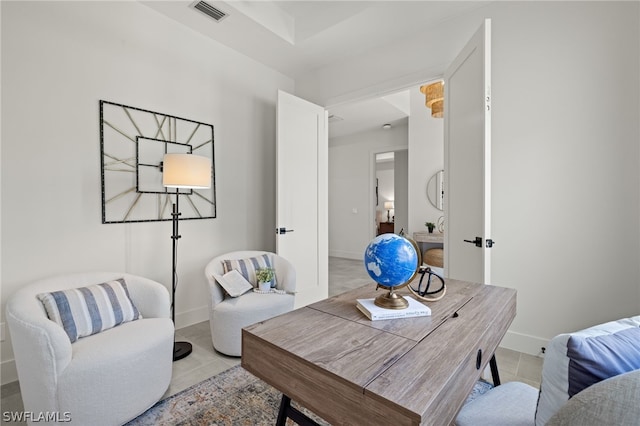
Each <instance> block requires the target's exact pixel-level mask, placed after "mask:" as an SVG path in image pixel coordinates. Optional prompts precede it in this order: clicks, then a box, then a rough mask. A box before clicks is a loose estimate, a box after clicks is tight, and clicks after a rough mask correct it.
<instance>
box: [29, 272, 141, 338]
mask: <svg viewBox="0 0 640 426" xmlns="http://www.w3.org/2000/svg"><path fill="white" fill-rule="evenodd" d="M38 299H40V301H41V302H42V304H43V305H44V309H45V310H46V311H47V316H48V317H49V319H50V320H52V321H54V322H56V323H57V324H59V325H60V326H62V328H64V331H65V332H66V333H67V335H68V336H69V339H70V340H71V343H73V342H75V341H76V340H78V339H79V338H80V337H85V336H90V335H92V334H96V333H99V332H101V331H104V330H107V329H109V328H113V327H115V326H117V325H119V324H122V323H125V322H128V321H134V320H137V319H139V318H142V315H140V312H139V311H138V309H137V308H136V307H135V305H134V304H133V301H132V300H131V297H129V290H127V284H126V283H125V282H124V279H122V278H120V279H118V280H115V281H108V282H106V283H102V284H96V285H92V286H88V287H79V288H71V289H68V290H62V291H54V292H51V293H41V294H39V295H38Z"/></svg>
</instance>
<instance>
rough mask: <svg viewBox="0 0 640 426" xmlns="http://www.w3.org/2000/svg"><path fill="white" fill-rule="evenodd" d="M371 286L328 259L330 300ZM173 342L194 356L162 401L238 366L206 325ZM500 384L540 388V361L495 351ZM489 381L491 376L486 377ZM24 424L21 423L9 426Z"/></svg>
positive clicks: (14, 403) (14, 397)
mask: <svg viewBox="0 0 640 426" xmlns="http://www.w3.org/2000/svg"><path fill="white" fill-rule="evenodd" d="M368 283H372V280H371V278H369V276H368V274H367V272H366V271H365V269H364V266H363V265H362V261H359V260H349V259H342V258H336V257H332V258H330V259H329V296H333V295H336V294H340V293H343V292H345V291H348V290H350V289H353V288H356V287H360V286H362V285H364V284H368ZM176 340H177V341H181V340H186V341H189V342H191V343H192V344H193V353H192V354H191V355H189V356H188V357H186V358H184V359H182V360H180V361H176V362H174V363H173V377H172V379H171V384H170V386H169V389H168V390H167V392H166V394H165V397H166V396H169V395H173V394H175V393H177V392H180V391H181V390H183V389H186V388H188V387H189V386H191V385H194V384H196V383H199V382H201V381H202V380H205V379H207V378H209V377H211V376H214V375H216V374H218V373H220V372H222V371H224V370H226V369H228V368H231V367H233V366H235V365H237V364H239V363H240V358H235V357H229V356H226V355H223V354H220V353H218V352H216V351H215V350H214V349H213V346H212V342H211V332H210V330H209V323H208V321H207V322H201V323H198V324H194V325H192V326H189V327H185V328H182V329H180V330H177V331H176ZM496 359H497V361H498V369H499V371H500V379H501V380H502V382H503V383H504V382H508V381H520V382H525V383H528V384H530V385H532V386H535V387H539V386H540V373H541V371H542V358H539V357H536V356H532V355H527V354H524V353H520V352H516V351H513V350H510V349H505V348H498V351H497V352H496ZM489 377H490V376H489ZM0 403H1V407H2V411H3V412H7V411H13V412H16V411H22V410H23V406H22V398H21V397H20V388H19V386H18V382H13V383H9V384H6V385H3V386H2V399H1V401H0ZM12 424H24V423H12Z"/></svg>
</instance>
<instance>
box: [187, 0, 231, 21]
mask: <svg viewBox="0 0 640 426" xmlns="http://www.w3.org/2000/svg"><path fill="white" fill-rule="evenodd" d="M192 6H193V7H194V8H196V9H197V10H199V11H200V12H202V13H204V14H205V15H207V16H208V17H210V18H213V19H214V20H215V21H216V22H220V21H222V20H223V19H224V18H226V17H227V16H229V15H228V14H227V13H225V12H223V11H221V10H220V9H218V8H217V7H213V6H211V5H210V4H209V3H207V2H206V1H198V2H195V3H193V4H192Z"/></svg>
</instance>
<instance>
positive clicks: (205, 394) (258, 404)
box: [126, 365, 492, 426]
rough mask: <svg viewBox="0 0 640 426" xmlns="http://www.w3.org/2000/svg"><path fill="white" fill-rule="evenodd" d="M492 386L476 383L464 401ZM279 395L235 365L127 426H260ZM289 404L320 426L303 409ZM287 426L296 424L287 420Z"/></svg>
mask: <svg viewBox="0 0 640 426" xmlns="http://www.w3.org/2000/svg"><path fill="white" fill-rule="evenodd" d="M491 387H492V386H491V385H490V384H489V383H487V382H484V381H479V382H478V383H476V385H475V387H474V389H473V391H472V392H471V394H470V395H469V397H468V398H467V402H469V401H470V400H472V399H474V398H476V397H478V396H479V395H481V394H483V393H484V392H486V391H487V390H489V389H490V388H491ZM281 398H282V394H281V393H280V392H278V391H277V390H276V389H274V388H273V387H271V386H270V385H268V384H266V383H265V382H263V381H262V380H260V379H258V378H257V377H255V376H254V375H253V374H251V373H249V372H248V371H246V370H245V369H244V368H242V366H240V365H237V366H235V367H233V368H231V369H229V370H226V371H224V372H222V373H220V374H218V375H216V376H213V377H210V378H208V379H206V380H204V381H202V382H200V383H197V384H195V385H193V386H191V387H190V388H187V389H185V390H183V391H181V392H178V393H177V394H175V395H173V396H170V397H169V398H167V399H164V400H162V401H160V402H158V403H157V404H156V405H154V406H153V407H151V408H149V409H148V410H147V411H145V412H144V413H142V414H141V415H140V416H138V417H136V418H135V419H133V420H132V421H130V422H129V423H127V424H126V426H187V425H194V426H195V425H197V426H213V425H219V426H221V425H229V426H261V425H265V426H267V425H269V426H272V425H274V424H275V422H276V419H277V417H278V408H279V407H280V399H281ZM292 405H293V406H294V407H296V408H298V409H299V410H300V411H302V412H303V413H305V414H306V415H308V416H309V417H311V418H313V419H314V420H315V421H316V422H318V423H320V424H321V425H327V426H328V425H329V424H328V423H327V422H325V421H323V420H322V419H320V418H318V417H317V416H315V415H314V414H312V413H311V412H309V411H308V410H306V409H305V408H304V407H300V406H297V405H296V404H295V401H292ZM287 425H295V423H294V422H293V421H292V420H291V419H289V420H287Z"/></svg>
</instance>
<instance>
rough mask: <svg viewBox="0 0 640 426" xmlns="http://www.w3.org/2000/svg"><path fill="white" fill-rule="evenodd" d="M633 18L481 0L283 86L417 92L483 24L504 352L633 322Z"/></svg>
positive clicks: (618, 11) (609, 6)
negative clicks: (609, 323)
mask: <svg viewBox="0 0 640 426" xmlns="http://www.w3.org/2000/svg"><path fill="white" fill-rule="evenodd" d="M639 7H640V4H639V3H638V2H494V3H491V4H489V5H487V6H484V7H480V8H478V9H477V10H475V11H473V12H471V13H469V14H468V15H466V16H464V17H461V18H456V19H451V20H448V21H447V22H445V23H443V24H442V25H440V26H436V27H434V28H430V29H426V30H425V32H424V33H422V34H416V35H415V36H414V37H412V38H411V39H408V40H405V41H404V42H402V43H398V44H393V45H389V46H386V48H380V49H377V50H376V51H375V52H373V51H372V52H364V53H362V54H361V55H354V56H352V57H350V58H348V59H346V60H345V61H343V62H340V63H335V64H332V65H330V66H328V67H325V68H322V69H318V70H316V71H315V72H314V73H310V74H309V75H307V76H306V77H305V78H304V79H301V80H299V81H296V88H297V90H298V93H299V94H301V95H304V96H306V97H308V98H309V99H314V100H315V101H317V102H326V104H332V103H337V102H338V101H344V100H346V99H349V98H357V97H362V96H365V95H366V94H374V93H379V92H381V91H385V90H386V91H389V90H392V89H393V88H399V87H407V84H409V83H411V82H416V83H417V82H419V81H426V80H428V79H430V78H433V77H437V76H439V75H442V73H443V72H444V70H445V68H446V66H447V65H448V64H449V63H450V62H451V60H452V59H453V58H454V57H455V55H456V54H457V52H459V51H460V50H461V49H462V47H463V46H464V44H465V43H466V41H467V40H468V39H469V38H470V37H471V35H472V34H473V33H474V32H475V31H476V29H477V28H478V27H479V26H480V24H481V22H482V20H483V19H484V18H485V17H489V18H492V27H493V61H492V68H493V87H492V91H493V99H492V105H493V116H492V119H493V153H492V161H493V173H492V180H493V184H494V186H493V203H492V208H493V224H492V225H493V235H492V237H493V239H494V240H495V241H496V245H495V247H494V248H493V249H492V250H493V264H492V271H493V283H494V284H496V285H502V286H506V287H512V288H515V289H517V290H518V315H517V317H516V319H515V321H514V323H513V324H512V326H511V328H510V331H509V333H508V334H507V337H506V338H505V340H504V341H503V344H504V345H505V346H507V347H511V348H514V349H517V350H522V351H526V352H530V353H537V352H538V351H539V349H540V346H543V345H544V344H545V343H546V342H547V340H548V339H550V338H551V337H553V336H554V335H555V334H558V333H560V332H563V331H570V330H575V329H578V328H582V327H586V326H589V325H592V324H595V323H598V322H602V321H606V320H613V319H616V318H620V317H625V316H629V315H634V314H635V315H637V314H639V313H640V172H639V170H640V129H639V126H638V120H639V117H640V87H639V86H640V82H639V78H638V75H640V65H639V62H640V61H639V57H640V45H639V44H640V29H639V27H640V24H639V22H640V19H639V18H640V11H639ZM417 52H422V53H421V54H419V53H417ZM410 155H413V154H411V151H410ZM445 196H446V194H445ZM410 220H411V219H410ZM411 223H417V219H414V222H411Z"/></svg>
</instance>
